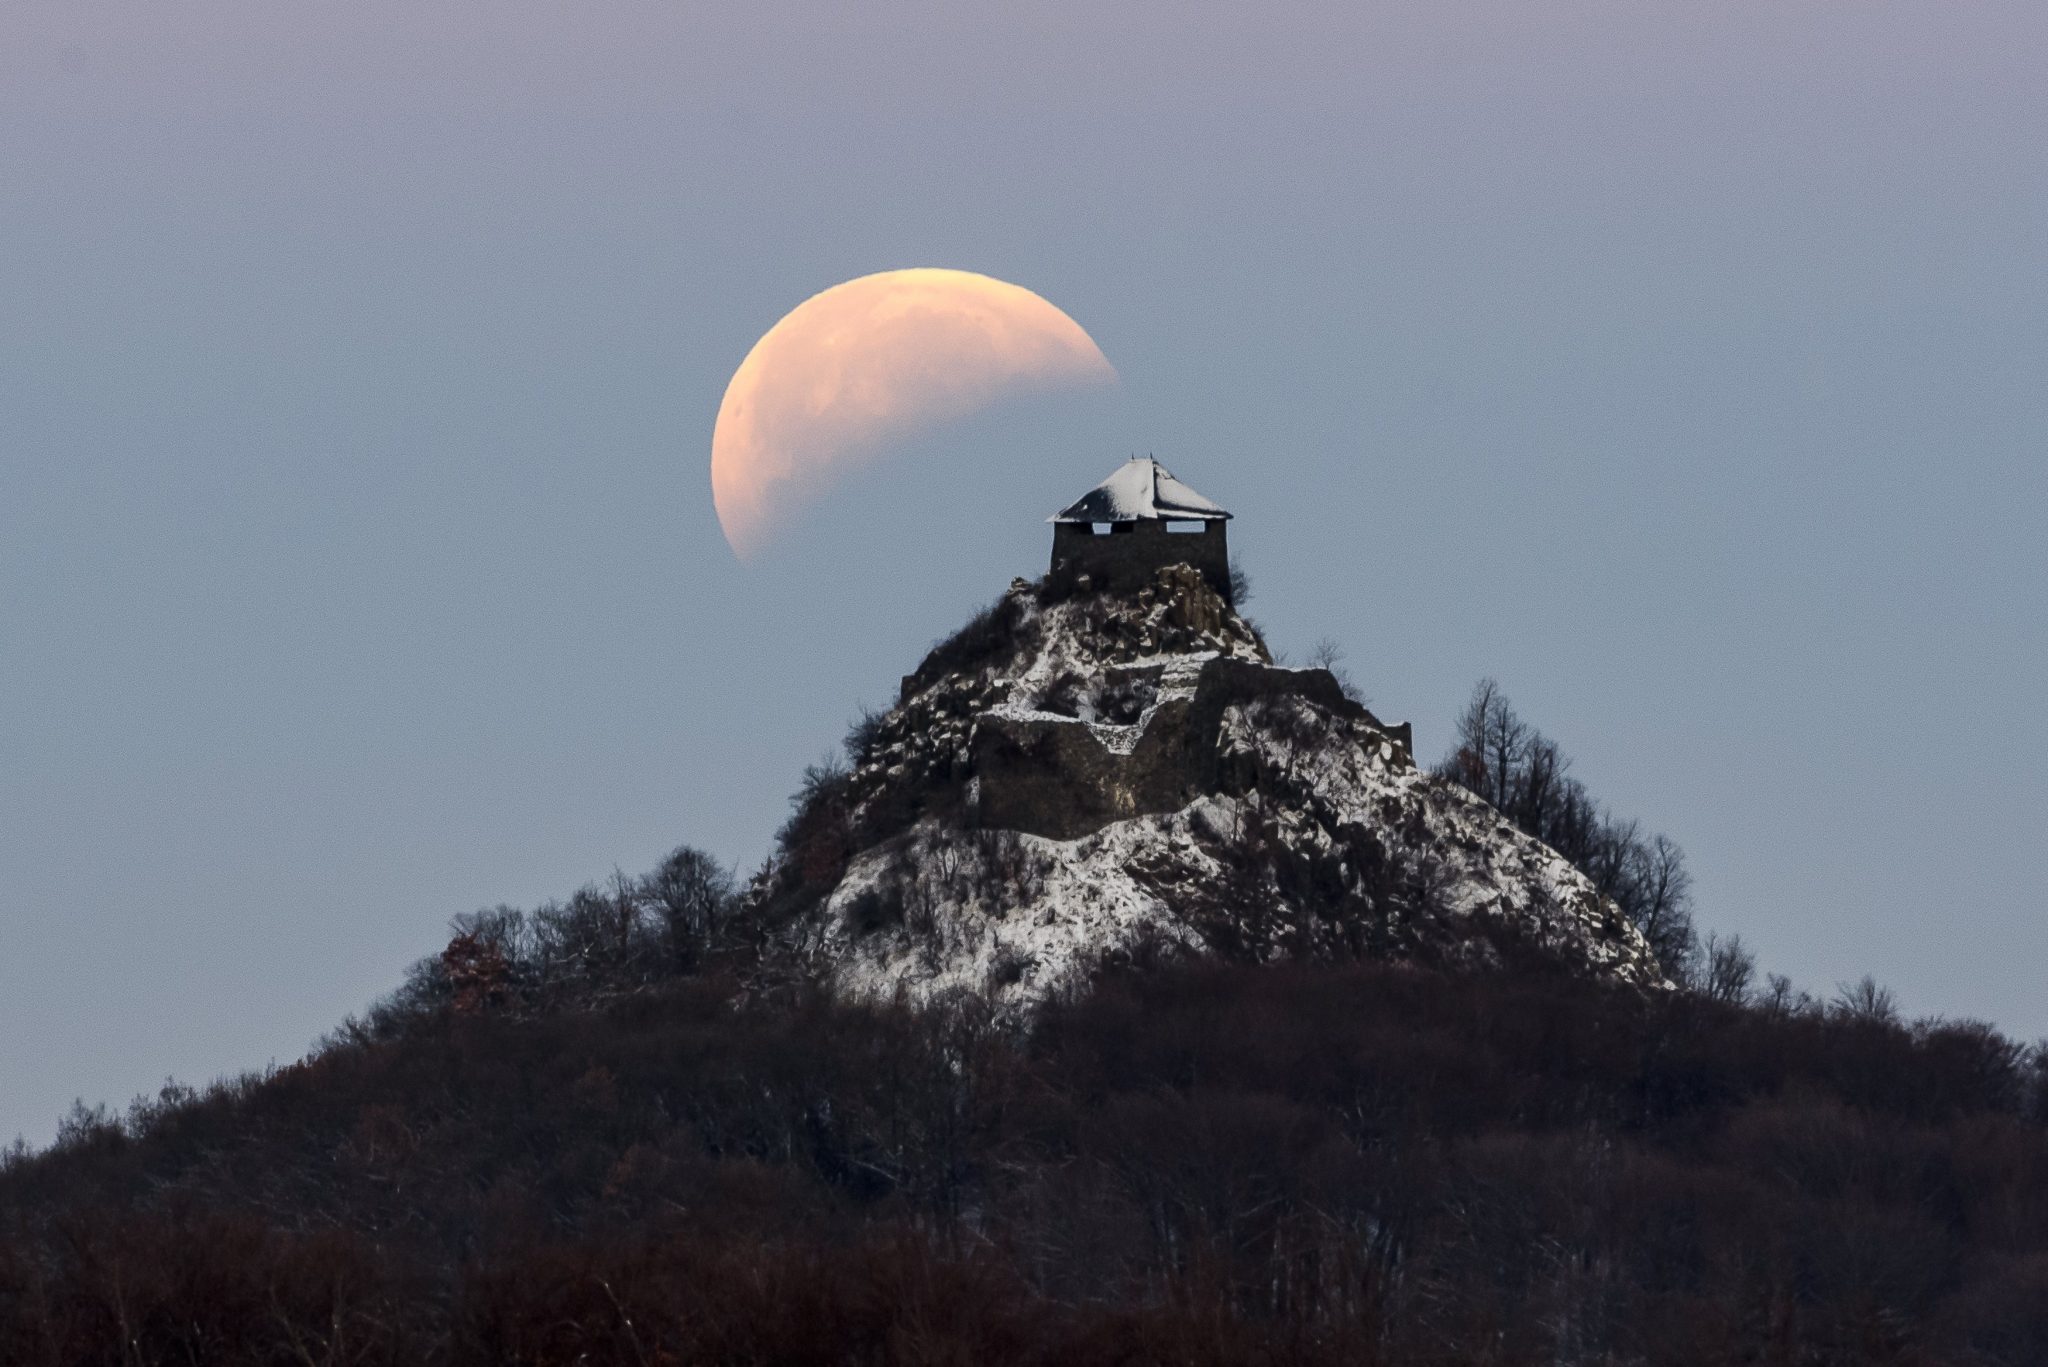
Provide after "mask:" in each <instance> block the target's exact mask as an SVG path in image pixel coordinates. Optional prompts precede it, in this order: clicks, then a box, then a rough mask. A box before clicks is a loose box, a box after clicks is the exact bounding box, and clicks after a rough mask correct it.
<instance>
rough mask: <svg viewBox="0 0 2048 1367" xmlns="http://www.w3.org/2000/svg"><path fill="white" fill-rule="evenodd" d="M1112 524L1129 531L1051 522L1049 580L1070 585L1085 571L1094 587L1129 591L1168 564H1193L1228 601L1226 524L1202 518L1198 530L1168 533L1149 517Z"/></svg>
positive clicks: (1063, 585)
mask: <svg viewBox="0 0 2048 1367" xmlns="http://www.w3.org/2000/svg"><path fill="white" fill-rule="evenodd" d="M1112 525H1116V526H1123V527H1128V528H1130V530H1129V531H1116V532H1111V533H1110V534H1109V535H1107V536H1097V535H1095V530H1094V528H1093V527H1091V526H1089V525H1087V524H1086V523H1071V522H1055V523H1054V524H1053V527H1052V569H1051V571H1050V578H1051V580H1052V582H1053V583H1054V584H1055V585H1058V586H1061V587H1068V586H1071V585H1072V584H1073V582H1074V581H1075V580H1076V579H1078V578H1079V577H1080V576H1082V575H1084V574H1085V575H1087V576H1088V578H1089V581H1090V583H1091V584H1092V585H1093V586H1094V587H1096V588H1110V589H1121V590H1131V589H1138V588H1142V587H1144V586H1145V585H1146V584H1149V583H1151V582H1152V576H1153V575H1154V574H1156V573H1158V571H1159V570H1160V569H1161V568H1163V567H1165V566H1167V565H1192V566H1194V567H1195V569H1197V570H1199V571H1200V572H1201V575H1202V578H1204V579H1206V580H1207V581H1208V582H1209V587H1211V588H1213V589H1215V590H1216V592H1217V593H1219V594H1221V595H1223V601H1224V602H1226V603H1227V602H1229V601H1230V542H1229V532H1228V530H1227V528H1228V527H1229V526H1230V524H1229V523H1227V522H1204V523H1202V524H1201V525H1202V530H1201V531H1199V532H1169V531H1168V530H1166V524H1165V523H1164V522H1153V521H1145V522H1125V523H1119V524H1112Z"/></svg>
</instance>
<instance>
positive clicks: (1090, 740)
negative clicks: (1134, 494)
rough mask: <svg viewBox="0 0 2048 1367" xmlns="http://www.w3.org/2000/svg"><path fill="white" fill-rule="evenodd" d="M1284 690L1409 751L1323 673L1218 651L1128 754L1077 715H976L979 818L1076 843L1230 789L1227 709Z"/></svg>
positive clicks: (1405, 739)
mask: <svg viewBox="0 0 2048 1367" xmlns="http://www.w3.org/2000/svg"><path fill="white" fill-rule="evenodd" d="M1105 539H1106V538H1105ZM1284 695H1292V696H1295V697H1299V698H1301V699H1303V700H1304V701H1306V702H1309V703H1311V704H1313V705H1315V706H1317V707H1320V708H1322V709H1324V710H1325V711H1328V712H1332V713H1335V714H1337V715H1339V716H1345V717H1350V718H1353V719H1354V720H1359V721H1363V722H1366V723H1367V724H1368V725H1370V726H1372V727H1373V728H1374V729H1376V730H1378V731H1380V732H1382V733H1384V734H1385V735H1386V736H1387V737H1388V738H1390V739H1391V740H1393V741H1394V742H1395V743H1396V745H1398V746H1399V747H1400V750H1401V751H1402V753H1403V754H1404V755H1408V756H1412V755H1413V753H1414V750H1413V742H1412V739H1411V737H1410V734H1409V729H1408V724H1407V723H1406V722H1403V723H1402V724H1401V725H1399V726H1387V725H1385V724H1383V723H1382V722H1381V721H1380V720H1379V719H1378V718H1377V717H1375V716H1373V715H1372V713H1371V712H1369V711H1367V710H1366V709H1365V708H1364V707H1362V706H1361V705H1359V704H1358V703H1355V702H1353V701H1351V700H1350V699H1349V698H1347V697H1345V696H1344V691H1343V689H1342V688H1340V687H1339V686H1338V684H1337V680H1336V679H1335V678H1334V677H1333V676H1332V675H1331V674H1330V672H1329V671H1328V670H1324V669H1279V668H1275V667H1273V666H1270V665H1260V664H1253V663H1251V662H1249V661H1245V660H1233V659H1228V658H1218V659H1213V660H1210V661H1208V662H1207V663H1206V664H1204V665H1203V666H1202V672H1201V676H1200V678H1199V679H1198V681H1197V683H1196V685H1195V690H1194V696H1193V697H1191V698H1175V699H1172V700H1170V701H1167V702H1164V703H1161V704H1160V705H1159V706H1158V708H1157V710H1156V711H1154V712H1153V714H1152V716H1151V719H1150V720H1149V721H1148V722H1147V723H1146V726H1145V730H1144V733H1143V734H1142V735H1141V736H1139V738H1138V743H1137V744H1136V746H1134V747H1133V748H1132V750H1131V752H1130V753H1129V754H1118V753H1117V752H1115V751H1113V750H1111V749H1110V748H1109V747H1108V746H1106V745H1104V744H1103V743H1102V740H1101V739H1100V738H1099V737H1098V736H1097V735H1096V734H1095V732H1094V731H1093V730H1092V729H1091V728H1090V727H1089V726H1088V725H1087V724H1085V723H1083V722H1080V721H1055V720H1052V719H1050V718H1044V719H1041V718H1036V717H1032V718H1024V717H1001V716H985V717H983V718H982V719H981V721H980V723H979V724H978V726H977V727H976V731H975V737H974V759H973V769H974V774H975V783H976V788H977V792H976V798H975V816H976V819H977V820H978V821H979V823H980V824H981V825H983V826H985V827H989V828H992V829H999V830H1011V831H1025V832H1028V833H1030V834H1032V835H1043V836H1049V837H1051V838H1052V839H1055V840H1076V839H1079V838H1080V837H1082V836H1084V835H1088V834H1091V833H1092V832H1095V831H1099V830H1101V829H1102V828H1103V827H1104V826H1107V825H1108V824H1109V823H1111V822H1112V821H1124V820H1128V819H1130V818H1131V817H1135V816H1146V815H1151V814H1155V813H1160V812H1172V811H1178V810H1179V809H1181V808H1182V807H1185V806H1186V805H1187V804H1188V803H1190V802H1192V801H1194V800H1195V799H1196V798H1198V797H1200V796H1202V795H1203V794H1205V793H1216V792H1220V791H1223V790H1225V789H1226V788H1229V787H1230V786H1231V785H1230V783H1229V782H1228V776H1226V775H1225V774H1223V773H1222V772H1221V757H1220V754H1219V750H1220V747H1219V744H1218V740H1219V732H1220V729H1221V724H1222V720H1223V712H1224V709H1225V708H1227V707H1229V706H1230V705H1231V704H1233V703H1248V702H1252V701H1254V700H1256V699H1259V698H1271V697H1279V696H1284ZM1409 762H1410V763H1412V762H1413V761H1412V758H1411V759H1410V761H1409Z"/></svg>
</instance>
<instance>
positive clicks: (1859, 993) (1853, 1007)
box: [1834, 973, 1899, 1025]
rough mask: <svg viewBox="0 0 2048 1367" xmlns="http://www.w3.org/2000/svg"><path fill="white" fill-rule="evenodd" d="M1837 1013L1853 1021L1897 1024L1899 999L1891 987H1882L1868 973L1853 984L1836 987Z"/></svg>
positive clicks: (1842, 984)
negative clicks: (1893, 993)
mask: <svg viewBox="0 0 2048 1367" xmlns="http://www.w3.org/2000/svg"><path fill="white" fill-rule="evenodd" d="M1834 1008H1835V1013H1836V1014H1837V1015H1842V1016H1847V1017H1849V1018H1851V1019H1852V1020H1868V1021H1882V1022H1884V1023H1886V1024H1888V1025H1889V1024H1893V1023H1896V1022H1897V1021H1898V1019H1899V1002H1898V998H1896V997H1894V996H1893V995H1892V990H1891V989H1890V988H1889V987H1880V986H1879V985H1878V982H1877V979H1875V978H1873V977H1871V976H1870V975H1869V974H1868V973H1866V974H1864V975H1863V976H1862V977H1861V978H1859V979H1858V980H1857V981H1855V982H1853V983H1839V984H1837V985H1836V990H1835V1000H1834Z"/></svg>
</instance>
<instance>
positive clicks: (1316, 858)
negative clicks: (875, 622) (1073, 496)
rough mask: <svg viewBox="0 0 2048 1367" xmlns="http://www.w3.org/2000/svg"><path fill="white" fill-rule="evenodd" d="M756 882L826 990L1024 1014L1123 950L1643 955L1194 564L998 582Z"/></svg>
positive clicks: (858, 747) (864, 734) (1611, 967)
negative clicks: (949, 998)
mask: <svg viewBox="0 0 2048 1367" xmlns="http://www.w3.org/2000/svg"><path fill="white" fill-rule="evenodd" d="M854 749H855V752H856V753H855V755H854V760H855V762H854V766H853V768H852V770H851V772H849V773H847V774H844V775H831V776H826V777H824V778H821V779H819V780H818V782H817V785H816V787H815V789H814V790H807V795H806V801H805V804H804V805H803V806H802V807H800V809H799V812H798V814H797V816H796V817H795V818H793V820H792V824H791V828H790V830H788V831H785V854H784V856H783V857H782V859H781V861H780V863H779V864H778V865H776V866H773V867H771V869H770V870H769V871H767V872H766V873H765V874H764V876H763V878H762V879H761V880H760V882H759V883H757V885H756V892H755V897H756V900H757V902H759V901H771V900H778V899H779V901H780V902H781V904H782V905H784V906H785V907H786V908H788V910H789V912H790V915H789V918H788V926H789V931H788V938H789V943H790V947H791V949H792V950H793V951H794V952H796V953H797V954H798V955H799V956H800V957H801V958H802V959H803V960H804V961H805V962H807V963H808V964H810V965H811V966H812V968H813V969H814V970H815V971H817V972H819V973H821V974H823V975H824V976H825V977H827V978H828V979H829V980H831V981H832V982H834V983H835V984H836V985H838V986H839V987H840V988H842V989H843V990H848V991H856V992H864V993H884V994H895V993H905V994H908V995H910V996H911V997H913V998H923V997H927V996H930V995H932V994H934V993H941V992H946V991H955V990H975V991H981V992H986V993H989V994H992V995H994V996H995V997H997V998H998V999H999V1000H1002V1001H1007V1002H1012V1003H1016V1004H1024V1005H1028V1003H1029V1002H1031V1001H1033V1000H1037V999H1040V998H1042V997H1043V996H1044V994H1045V993H1047V992H1049V991H1052V990H1054V989H1055V988H1057V987H1058V986H1059V985H1060V984H1062V983H1064V982H1067V981H1069V980H1071V979H1072V978H1073V977H1074V976H1075V975H1077V974H1083V973H1086V972H1087V971H1089V969H1090V967H1091V966H1092V965H1094V964H1096V963H1099V962H1101V961H1102V960H1103V959H1105V958H1114V957H1116V956H1118V955H1123V954H1129V953H1133V952H1148V953H1149V952H1161V951H1163V952H1169V953H1215V954H1224V955H1229V956H1232V957H1240V958H1249V959H1253V960H1260V961H1263V960H1268V959H1273V958H1277V957H1282V956H1288V955H1311V956H1319V957H1344V956H1357V955H1370V956H1376V957H1408V958H1414V959H1419V960H1426V961H1429V962H1433V963H1452V964H1472V965H1485V964H1500V963H1503V962H1507V961H1509V960H1510V959H1513V958H1515V957H1517V956H1520V955H1525V954H1533V955H1539V956H1541V957H1543V958H1544V959H1546V960H1548V961H1553V962H1563V963H1565V964H1567V965H1568V966H1570V967H1573V968H1576V969H1579V970H1583V971H1585V972H1588V973H1593V974H1598V975H1602V976H1607V977H1611V978H1616V979H1620V980H1623V981H1628V982H1635V983H1640V984H1643V985H1655V984H1659V983H1661V981H1662V979H1661V975H1660V974H1659V972H1658V970H1657V967H1656V963H1655V959H1654V956H1653V955H1652V954H1651V952H1650V949H1649V947H1648V945H1647V944H1646V943H1645V942H1644V941H1643V940H1642V937H1641V936H1640V935H1639V934H1638V933H1637V932H1636V930H1635V929H1634V927H1633V926H1631V925H1630V924H1629V923H1628V921H1627V919H1626V918H1625V917H1624V916H1622V915H1621V914H1620V913H1619V911H1618V909H1617V908H1616V907H1615V906H1614V904H1613V903H1612V902H1611V901H1610V900H1608V899H1607V898H1605V897H1603V896H1601V895H1600V894H1599V893H1598V891H1597V890H1595V889H1594V888H1593V886H1592V885H1591V883H1590V882H1588V881H1587V880H1586V879H1585V878H1584V877H1583V876H1582V875H1581V874H1579V873H1578V871H1577V870H1575V869H1574V868H1572V866H1571V865H1570V864H1569V863H1568V862H1567V861H1566V860H1564V859H1563V858H1562V857H1561V856H1559V855H1558V854H1556V853H1555V852H1554V851H1552V850H1550V849H1549V848H1548V847H1547V846H1544V845H1542V844H1540V843H1539V842H1537V841H1535V840H1533V839H1531V838H1530V837H1528V836H1526V835H1524V834H1522V833H1521V832H1519V831H1518V830H1516V829H1515V828H1514V827H1513V826H1512V825H1511V824H1510V823H1509V822H1507V821H1506V820H1505V819H1504V818H1502V817H1501V816H1500V815H1499V814H1498V813H1497V812H1495V811H1494V810H1493V809H1492V808H1491V807H1490V806H1488V805H1487V804H1486V803H1485V802H1483V801H1481V800H1480V799H1478V798H1476V797H1474V796H1472V795H1471V794H1470V793H1467V792H1466V791H1465V790H1463V789H1462V788H1459V787H1457V786H1456V785H1455V784H1451V783H1448V782H1445V781H1443V780H1439V779H1437V778H1435V777H1433V776H1431V775H1428V774H1426V773H1424V772H1422V771H1421V770H1419V769H1418V768H1417V767H1416V765H1415V762H1414V759H1413V753H1412V752H1413V746H1412V743H1411V740H1410V736H1409V732H1408V728H1407V726H1406V725H1405V724H1404V725H1400V726H1389V725H1387V724H1385V723H1383V722H1381V721H1380V720H1379V719H1378V718H1377V717H1375V716H1374V715H1373V714H1372V713H1371V712H1370V711H1369V710H1368V709H1367V708H1365V707H1364V706H1363V705H1362V704H1360V703H1359V702H1357V701H1355V700H1354V699H1352V698H1350V697H1347V696H1346V695H1345V692H1344V690H1343V689H1342V688H1341V687H1340V686H1339V684H1338V682H1337V680H1336V679H1335V678H1333V677H1332V676H1331V674H1330V673H1329V672H1328V671H1326V670H1321V669H1290V668H1286V667H1284V666H1280V665H1276V664H1274V662H1273V660H1272V656H1271V654H1270V653H1269V652H1268V651H1267V649H1266V646H1265V643H1264V642H1263V641H1262V640H1260V638H1259V636H1258V633H1257V632H1256V631H1255V630H1254V629H1253V628H1252V627H1251V625H1250V624H1249V623H1248V622H1246V621H1245V619H1244V618H1243V617H1241V616H1240V615H1239V614H1238V613H1237V612H1235V611H1234V610H1233V609H1232V608H1231V606H1230V605H1229V604H1228V603H1227V602H1225V601H1224V599H1223V598H1222V597H1221V596H1220V595H1219V594H1217V593H1216V592H1215V590H1214V589H1213V588H1211V587H1210V585H1209V584H1208V583H1207V582H1206V581H1205V580H1204V579H1203V577H1202V576H1201V575H1200V574H1199V573H1197V572H1196V571H1195V570H1193V569H1190V568H1188V567H1186V566H1180V565H1174V566H1168V567H1167V568H1165V569H1162V570H1160V571H1159V572H1158V573H1157V574H1156V575H1155V576H1154V578H1153V579H1152V581H1151V582H1150V583H1148V584H1146V585H1145V586H1144V587H1142V588H1141V589H1139V590H1137V591H1135V592H1118V593H1108V592H1089V591H1087V588H1086V586H1085V585H1083V586H1081V587H1080V588H1079V589H1078V590H1077V591H1068V592H1060V591H1056V590H1053V589H1050V588H1049V587H1048V586H1047V585H1045V584H1044V583H1039V584H1033V583H1028V582H1026V581H1023V580H1018V581H1016V582H1014V583H1013V584H1012V585H1011V586H1010V589H1009V591H1008V592H1007V593H1005V594H1004V595H1003V596H1002V598H1000V599H998V600H997V601H996V603H994V604H993V605H992V606H991V607H989V608H988V609H986V610H985V611H983V612H982V613H980V614H978V615H977V616H976V617H975V618H974V619H973V620H971V621H970V622H969V623H968V624H967V625H966V626H965V627H963V628H962V629H961V630H960V631H959V632H957V633H955V634H954V635H953V636H952V637H950V638H949V639H947V640H945V641H943V642H941V643H940V644H938V645H937V646H935V647H934V648H933V649H932V651H931V653H930V654H929V655H928V656H927V657H926V659H925V660H924V662H923V663H922V664H921V665H920V666H919V667H918V669H917V671H916V672H915V673H913V674H910V675H909V676H907V677H906V678H905V679H904V680H903V685H902V689H901V692H900V694H899V696H898V700H897V703H896V705H895V706H894V707H893V708H891V709H890V710H889V711H888V712H887V713H886V714H884V715H882V716H880V717H877V718H873V719H872V720H871V722H870V723H869V724H868V725H866V726H864V727H863V728H862V730H861V732H860V734H859V735H858V736H857V738H856V742H855V745H854Z"/></svg>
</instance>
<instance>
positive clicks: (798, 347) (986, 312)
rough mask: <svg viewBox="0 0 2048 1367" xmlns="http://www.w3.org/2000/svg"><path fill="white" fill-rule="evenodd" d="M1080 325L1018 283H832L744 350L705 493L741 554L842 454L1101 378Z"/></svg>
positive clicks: (822, 479)
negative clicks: (1002, 401) (1001, 401)
mask: <svg viewBox="0 0 2048 1367" xmlns="http://www.w3.org/2000/svg"><path fill="white" fill-rule="evenodd" d="M1115 380H1116V370H1115V368H1114V367H1112V366H1111V365H1110V363H1109V360H1108V358H1107V357H1105V356H1104V355H1103V354H1102V350H1101V348H1099V347H1097V346H1096V345H1095V342H1094V339H1092V338H1091V337H1089V335H1088V334H1087V333H1086V332H1083V331H1082V330H1081V325H1080V324H1079V323H1076V322H1075V321H1074V320H1073V319H1071V318H1069V317H1067V315H1066V314H1064V313H1062V312H1060V310H1059V309H1057V308H1055V307H1054V306H1053V305H1051V304H1049V303H1047V302H1046V301H1045V300H1043V299H1041V298H1039V297H1038V296H1037V295H1035V294H1033V293H1032V292H1031V291H1030V290H1027V289H1025V288H1023V287H1022V286H1020V285H1011V284H1007V283H1005V282H1004V281H1001V280H997V279H994V278H992V277H990V276H986V275H976V274H974V273H973V272H971V271H949V270H907V271H883V272H882V273H880V274H878V275H864V276H861V277H860V278H859V279H858V280H849V281H847V282H846V283H845V284H843V285H834V286H833V287H832V288H831V289H829V290H826V291H825V292H824V293H822V294H816V295H813V296H811V297H810V298H809V299H806V300H805V301H804V302H803V303H801V304H799V305H797V306H796V307H795V308H794V309H791V310H790V311H789V313H788V314H787V315H786V316H785V317H784V318H783V319H782V321H781V322H779V323H777V324H776V325H775V326H774V327H772V328H770V329H768V332H767V334H766V335H765V336H763V337H762V338H761V340H760V341H758V342H756V343H754V349H753V350H752V351H749V352H748V353H747V358H746V359H745V360H744V361H741V362H740V368H739V369H738V370H737V371H735V372H734V373H733V377H732V383H731V384H729V385H727V386H726V388H725V400H724V402H722V403H720V404H719V406H718V423H717V426H716V427H714V428H713V429H712V433H711V497H712V501H713V503H714V504H715V505H716V506H717V508H718V522H719V525H720V526H721V527H723V528H724V529H725V539H726V540H727V541H728V542H730V543H731V545H732V548H733V551H734V553H735V554H737V555H739V556H740V557H741V558H742V559H745V558H746V557H748V556H750V555H752V554H753V553H754V552H755V551H756V550H758V549H759V548H760V546H761V543H762V542H763V541H764V540H765V538H766V536H767V533H768V531H769V530H770V529H771V528H772V527H773V525H774V523H775V522H776V520H777V519H778V516H779V515H780V514H781V513H782V512H783V511H785V510H787V509H789V508H792V507H795V506H798V505H800V504H802V503H804V502H806V501H807V500H809V499H811V498H813V497H815V496H817V494H818V493H819V492H820V491H821V490H822V489H823V487H824V486H825V484H826V483H827V482H828V480H829V479H830V478H831V474H832V471H833V470H834V468H835V467H838V466H843V465H851V464H857V463H859V462H861V461H862V460H864V459H867V458H869V457H872V456H873V455H875V454H876V453H877V451H878V450H879V449H880V448H881V447H882V445H883V444H884V443H886V442H888V441H890V440H892V439H897V438H901V437H904V436H907V435H909V434H910V433H911V432H914V431H916V430H918V429H920V428H923V427H926V426H929V425H931V424H934V423H940V422H945V421H948V420H950V419H954V418H961V417H965V416H966V415H967V414H969V413H972V412H974V411H976V410H977V409H980V408H982V407H984V406H986V405H987V404H989V403H991V402H992V401H994V400H996V399H998V398H1002V397H1005V396H1008V395H1012V394H1019V393H1029V392H1033V391H1043V390H1049V389H1059V388H1066V387H1069V386H1078V385H1088V384H1106V383H1113V382H1114V381H1115Z"/></svg>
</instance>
